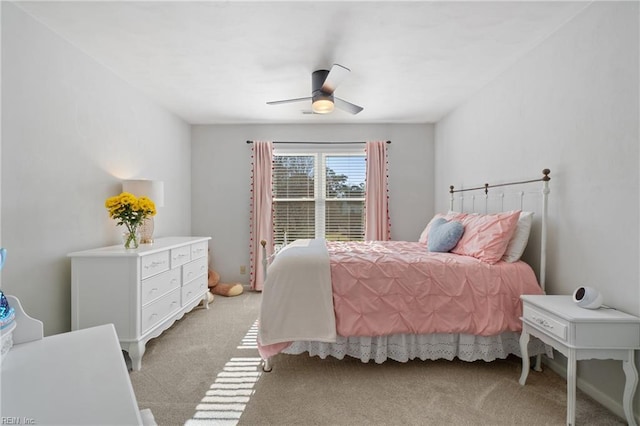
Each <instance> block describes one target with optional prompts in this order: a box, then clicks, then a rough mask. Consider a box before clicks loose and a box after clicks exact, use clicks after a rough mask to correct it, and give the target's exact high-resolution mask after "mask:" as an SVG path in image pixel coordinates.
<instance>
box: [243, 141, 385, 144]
mask: <svg viewBox="0 0 640 426" xmlns="http://www.w3.org/2000/svg"><path fill="white" fill-rule="evenodd" d="M386 142H387V143H388V144H389V143H391V141H386ZM247 143H253V141H247ZM273 143H302V144H308V145H343V144H344V145H350V144H356V143H358V144H360V143H367V142H364V141H358V142H295V141H273Z"/></svg>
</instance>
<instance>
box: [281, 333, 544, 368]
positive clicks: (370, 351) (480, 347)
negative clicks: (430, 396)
mask: <svg viewBox="0 0 640 426" xmlns="http://www.w3.org/2000/svg"><path fill="white" fill-rule="evenodd" d="M519 339H520V333H517V332H505V333H502V334H499V335H497V336H474V335H470V334H445V333H441V334H394V335H391V336H378V337H348V338H347V337H342V336H338V340H337V342H336V343H324V342H307V341H298V342H293V343H292V344H291V345H290V346H289V347H288V348H286V349H285V350H283V351H282V352H283V353H286V354H291V355H298V354H302V353H304V352H308V353H309V355H310V356H319V357H320V358H322V359H324V358H326V357H328V356H332V357H334V358H337V359H343V358H344V357H345V356H346V355H348V356H350V357H353V358H357V359H359V360H360V361H362V362H369V361H371V360H373V361H375V362H376V363H378V364H381V363H383V362H384V361H385V360H387V359H392V360H394V361H398V362H407V361H409V360H412V359H416V358H418V359H421V360H423V361H425V360H428V359H429V360H436V359H447V360H453V359H454V358H456V357H457V358H459V359H461V360H463V361H477V360H484V361H493V360H495V359H504V358H506V357H507V356H509V355H511V354H514V355H517V356H520V342H519ZM538 354H546V355H547V356H549V357H551V358H552V357H553V350H552V349H551V347H549V346H548V345H545V344H544V343H543V342H541V341H540V340H538V339H536V338H534V337H533V336H532V337H531V339H530V341H529V356H534V355H538Z"/></svg>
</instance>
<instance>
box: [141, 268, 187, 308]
mask: <svg viewBox="0 0 640 426" xmlns="http://www.w3.org/2000/svg"><path fill="white" fill-rule="evenodd" d="M178 287H180V269H171V270H169V271H166V272H162V273H160V274H158V275H154V276H153V277H151V278H147V279H145V280H143V281H142V288H141V292H140V301H141V304H142V306H144V305H146V304H147V303H149V302H152V301H154V300H155V299H157V298H158V297H160V296H162V295H164V294H167V293H168V292H169V291H171V290H173V289H175V288H178Z"/></svg>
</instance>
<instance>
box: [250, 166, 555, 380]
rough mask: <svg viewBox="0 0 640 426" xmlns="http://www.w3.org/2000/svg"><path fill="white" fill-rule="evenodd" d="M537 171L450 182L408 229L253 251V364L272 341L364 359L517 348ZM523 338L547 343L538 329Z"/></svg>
mask: <svg viewBox="0 0 640 426" xmlns="http://www.w3.org/2000/svg"><path fill="white" fill-rule="evenodd" d="M549 173H550V172H549V170H548V169H545V170H543V177H542V178H537V179H532V180H526V181H518V182H509V183H501V184H497V185H489V184H485V185H484V186H482V187H477V188H468V189H457V190H456V189H455V188H454V187H453V186H452V187H450V190H449V193H450V209H449V211H448V212H447V213H443V214H437V215H435V216H434V217H433V218H432V219H431V220H430V221H429V223H428V224H427V226H426V227H425V230H424V231H423V233H422V235H420V238H419V239H418V241H365V242H362V241H360V242H356V241H347V242H338V241H325V240H324V239H310V240H296V241H294V242H292V243H290V244H289V245H287V246H286V247H284V248H283V249H282V250H280V251H279V252H278V253H277V255H275V257H274V258H273V259H271V261H270V262H268V261H267V259H266V257H263V264H264V266H265V268H267V273H266V277H267V279H266V281H265V286H264V289H263V293H262V301H261V310H260V318H259V332H258V349H259V352H260V355H261V357H262V358H263V360H264V365H263V369H264V370H265V371H270V370H271V368H272V364H273V359H274V357H275V356H276V355H277V354H279V353H286V354H302V353H305V352H307V353H308V354H309V355H310V356H319V357H321V358H326V357H327V356H332V357H335V358H338V359H343V358H344V357H345V356H350V357H354V358H358V359H360V360H361V361H362V362H369V361H374V362H376V363H382V362H384V361H386V360H388V359H392V360H395V361H399V362H406V361H408V360H412V359H416V358H418V359H421V360H428V359H429V360H435V359H448V360H452V359H454V358H456V357H457V358H459V359H461V360H464V361H476V360H484V361H493V360H495V359H504V358H506V357H507V356H509V355H512V354H514V355H517V356H520V346H519V338H520V332H521V320H520V316H521V314H522V303H521V300H520V295H522V294H543V293H544V281H545V264H546V230H547V200H548V194H549V180H550V178H549ZM532 184H535V185H532ZM532 186H535V187H536V189H535V190H534V191H531V190H527V189H526V188H531V187H532ZM496 187H500V188H502V187H510V189H512V190H511V191H508V192H505V191H504V190H503V189H500V190H499V192H495V190H494V188H496ZM490 189H491V191H490ZM479 191H482V192H483V193H482V192H480V194H479V195H477V194H476V193H477V192H479ZM534 218H535V219H537V220H534ZM461 228H462V231H460V229H461ZM457 234H460V235H457ZM452 244H453V245H452ZM263 247H264V246H263ZM525 248H527V250H526V251H525ZM263 256H265V253H264V250H263ZM523 259H524V260H523ZM525 260H526V261H525ZM267 264H268V267H267ZM534 267H537V274H536V272H535V271H534ZM528 349H529V355H531V356H534V355H540V354H543V353H544V354H547V355H549V356H551V355H552V353H551V349H550V348H548V347H547V346H546V345H544V344H543V343H542V342H540V341H539V340H533V339H532V340H531V341H530V342H529V347H528Z"/></svg>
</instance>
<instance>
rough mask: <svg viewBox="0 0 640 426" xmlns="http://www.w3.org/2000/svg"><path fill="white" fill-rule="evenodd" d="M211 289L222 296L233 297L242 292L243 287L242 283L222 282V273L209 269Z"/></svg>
mask: <svg viewBox="0 0 640 426" xmlns="http://www.w3.org/2000/svg"><path fill="white" fill-rule="evenodd" d="M209 291H210V292H211V293H212V294H219V295H220V296H226V297H232V296H237V295H239V294H242V291H243V288H242V284H240V283H232V284H228V283H221V282H220V274H218V273H217V272H216V271H214V270H213V269H209Z"/></svg>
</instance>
